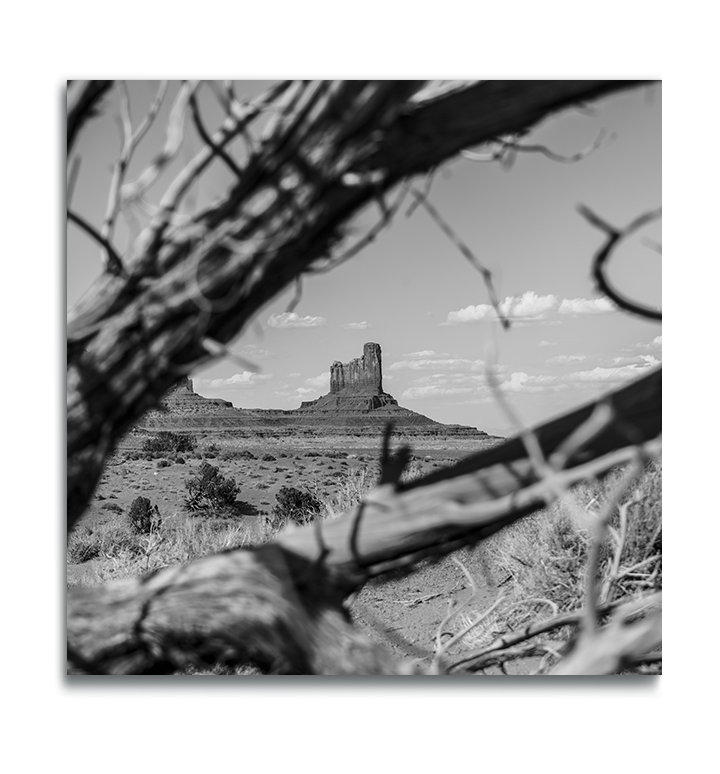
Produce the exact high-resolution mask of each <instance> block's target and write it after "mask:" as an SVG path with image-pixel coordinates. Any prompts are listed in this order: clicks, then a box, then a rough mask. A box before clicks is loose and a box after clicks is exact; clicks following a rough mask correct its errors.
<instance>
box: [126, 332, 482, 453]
mask: <svg viewBox="0 0 720 774" xmlns="http://www.w3.org/2000/svg"><path fill="white" fill-rule="evenodd" d="M388 422H392V423H393V425H394V426H395V428H396V430H397V431H398V432H399V433H401V434H404V435H410V436H428V437H433V438H437V439H441V438H445V437H448V438H457V437H463V438H474V439H483V440H489V438H490V437H489V436H488V435H487V433H484V432H483V431H482V430H476V429H475V428H474V427H465V426H463V425H443V424H442V423H440V422H435V421H434V420H432V419H430V418H428V417H426V416H423V415H422V414H418V413H417V412H415V411H410V409H406V408H403V407H402V406H399V405H398V402H397V401H396V400H395V398H393V396H392V395H390V394H388V393H386V392H385V391H384V390H383V384H382V350H381V348H380V345H379V344H376V343H374V342H368V343H367V344H365V346H364V347H363V354H362V357H359V358H355V359H354V360H351V361H350V362H349V363H341V362H339V361H335V362H334V363H333V364H332V366H331V367H330V392H329V393H327V395H323V396H322V397H320V398H317V400H312V401H305V402H303V403H302V404H301V405H300V408H297V409H291V410H289V411H287V410H283V409H239V408H235V407H234V406H233V405H232V403H230V402H229V401H226V400H221V399H219V398H204V397H203V396H202V395H198V394H197V393H196V392H195V391H194V389H193V383H192V382H191V381H190V379H184V380H183V381H182V382H181V383H180V384H178V385H177V386H176V387H175V388H174V389H173V390H172V391H171V392H170V393H168V395H167V396H166V398H165V400H164V401H163V404H162V407H161V408H160V409H159V410H157V411H150V412H148V414H147V415H146V416H145V417H144V418H143V419H142V420H141V421H140V422H139V423H138V425H137V427H136V429H137V430H138V431H140V432H148V431H157V430H160V429H162V430H174V431H176V432H177V431H183V430H184V431H186V432H198V431H203V432H206V433H223V434H227V433H231V434H233V435H237V436H242V437H253V436H254V437H262V436H263V435H268V436H277V437H279V436H292V435H297V434H301V435H304V436H306V435H328V434H331V435H335V434H337V435H343V434H345V435H347V434H350V435H354V436H367V437H373V438H377V437H378V436H380V435H382V433H383V430H384V428H385V426H386V424H387V423H388Z"/></svg>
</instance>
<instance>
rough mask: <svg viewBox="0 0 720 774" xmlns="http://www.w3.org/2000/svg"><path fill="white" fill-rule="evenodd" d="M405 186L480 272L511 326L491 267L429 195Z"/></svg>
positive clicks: (506, 325) (494, 304)
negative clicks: (498, 293) (471, 247)
mask: <svg viewBox="0 0 720 774" xmlns="http://www.w3.org/2000/svg"><path fill="white" fill-rule="evenodd" d="M405 187H406V188H407V189H408V191H409V192H410V193H411V194H412V195H413V196H414V197H415V199H416V201H417V202H418V203H419V204H421V205H422V206H423V207H424V208H425V210H426V211H427V213H428V214H429V215H430V217H431V218H432V219H433V220H434V221H435V222H436V223H437V225H438V226H439V227H440V229H441V230H442V232H443V233H444V234H445V235H446V236H447V237H448V239H449V240H450V241H451V242H452V243H453V244H454V245H455V246H456V247H457V248H458V250H460V252H461V253H462V255H463V256H464V257H465V258H466V259H467V260H468V261H470V263H471V264H472V265H473V266H474V267H475V268H476V269H477V270H478V271H479V272H480V274H481V275H482V278H483V280H484V282H485V287H486V288H487V291H488V295H489V296H490V303H491V304H492V307H493V309H494V310H495V314H496V315H497V316H498V319H499V320H500V323H501V325H502V326H503V328H505V329H507V328H509V327H510V320H509V319H508V318H507V317H506V316H505V314H504V313H503V312H502V310H501V309H500V301H499V299H498V297H497V293H496V292H495V286H494V285H493V280H492V272H491V271H490V269H488V268H487V267H486V266H484V265H483V264H482V262H481V261H480V260H479V258H478V257H477V256H476V255H475V253H473V251H472V250H471V249H470V248H469V247H468V246H467V245H466V244H465V242H463V241H462V239H460V237H459V236H458V235H457V234H456V233H455V231H453V229H452V228H451V227H450V226H449V225H448V224H447V223H446V222H445V220H444V219H443V217H442V216H441V215H440V213H439V212H438V211H437V210H436V209H435V207H433V205H432V204H430V202H429V201H428V199H427V197H425V196H423V194H421V193H420V192H418V191H416V190H415V188H413V187H412V186H411V185H409V184H407V183H406V184H405Z"/></svg>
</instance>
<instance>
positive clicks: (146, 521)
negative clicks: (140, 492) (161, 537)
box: [128, 497, 161, 535]
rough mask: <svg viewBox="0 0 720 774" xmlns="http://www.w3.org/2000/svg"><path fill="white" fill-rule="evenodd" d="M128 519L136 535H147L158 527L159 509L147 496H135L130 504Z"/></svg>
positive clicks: (159, 520) (159, 519)
mask: <svg viewBox="0 0 720 774" xmlns="http://www.w3.org/2000/svg"><path fill="white" fill-rule="evenodd" d="M128 521H129V522H130V529H131V530H132V531H133V532H134V533H135V534H136V535H149V534H150V533H151V532H157V530H158V529H159V528H160V523H161V518H160V511H159V510H158V507H157V505H152V503H151V502H150V500H148V498H147V497H136V498H135V499H134V500H133V501H132V504H131V505H130V511H129V512H128Z"/></svg>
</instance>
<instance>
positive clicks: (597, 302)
mask: <svg viewBox="0 0 720 774" xmlns="http://www.w3.org/2000/svg"><path fill="white" fill-rule="evenodd" d="M558 312H560V314H575V315H577V314H607V313H608V312H617V306H615V304H613V302H612V301H611V300H610V299H609V298H605V297H604V296H603V297H602V298H564V299H563V300H562V301H561V302H560V307H559V308H558Z"/></svg>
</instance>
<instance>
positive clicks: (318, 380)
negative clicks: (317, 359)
mask: <svg viewBox="0 0 720 774" xmlns="http://www.w3.org/2000/svg"><path fill="white" fill-rule="evenodd" d="M305 384H307V385H308V386H309V387H312V388H313V389H314V391H315V392H317V391H318V390H329V389H330V371H324V372H323V373H321V374H320V375H319V376H311V377H310V378H309V379H306V380H305Z"/></svg>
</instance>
